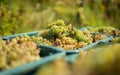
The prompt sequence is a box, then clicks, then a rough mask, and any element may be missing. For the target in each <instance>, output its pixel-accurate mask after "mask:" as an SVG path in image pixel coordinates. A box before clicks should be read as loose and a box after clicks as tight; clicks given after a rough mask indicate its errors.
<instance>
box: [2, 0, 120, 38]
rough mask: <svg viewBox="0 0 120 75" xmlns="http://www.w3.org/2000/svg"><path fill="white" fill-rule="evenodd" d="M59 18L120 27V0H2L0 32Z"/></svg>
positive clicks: (26, 28) (27, 29)
mask: <svg viewBox="0 0 120 75" xmlns="http://www.w3.org/2000/svg"><path fill="white" fill-rule="evenodd" d="M58 19H63V20H64V21H65V22H66V24H69V23H71V24H72V25H74V26H75V27H77V28H80V27H84V26H113V27H115V28H118V29H120V0H0V36H5V35H11V34H15V33H22V32H30V31H38V30H42V29H44V28H45V27H46V25H47V24H49V23H52V22H54V21H56V20H58Z"/></svg>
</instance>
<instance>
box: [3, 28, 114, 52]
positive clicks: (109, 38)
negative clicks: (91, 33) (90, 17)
mask: <svg viewBox="0 0 120 75" xmlns="http://www.w3.org/2000/svg"><path fill="white" fill-rule="evenodd" d="M86 28H90V27H85V28H84V29H86ZM39 32H42V31H36V32H28V33H22V34H15V35H10V36H5V37H3V40H7V39H12V38H14V37H17V36H24V35H25V34H27V35H28V36H33V35H34V36H36V35H37V34H38V33H39ZM112 38H113V36H109V37H107V38H105V39H103V40H99V41H97V42H94V43H92V44H90V45H87V46H85V47H83V48H79V49H76V50H62V51H65V52H66V53H67V54H74V53H78V52H79V51H80V50H86V49H88V48H90V47H93V46H95V45H97V44H98V43H99V42H109V41H110V40H111V39H112ZM38 45H41V44H38ZM43 46H45V45H43ZM48 47H53V46H48ZM57 49H59V48H58V47H57Z"/></svg>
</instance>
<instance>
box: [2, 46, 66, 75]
mask: <svg viewBox="0 0 120 75" xmlns="http://www.w3.org/2000/svg"><path fill="white" fill-rule="evenodd" d="M39 47H40V48H41V52H40V56H41V59H40V60H38V61H36V62H31V63H27V64H24V65H21V66H18V67H15V68H12V69H9V70H5V71H1V72H0V75H23V74H26V73H28V72H30V71H32V70H34V69H36V68H37V67H39V66H41V65H43V64H47V63H49V62H51V61H53V60H55V59H57V58H59V57H63V56H64V55H65V52H63V51H61V50H60V49H57V48H55V47H48V46H43V45H39ZM41 54H42V55H41Z"/></svg>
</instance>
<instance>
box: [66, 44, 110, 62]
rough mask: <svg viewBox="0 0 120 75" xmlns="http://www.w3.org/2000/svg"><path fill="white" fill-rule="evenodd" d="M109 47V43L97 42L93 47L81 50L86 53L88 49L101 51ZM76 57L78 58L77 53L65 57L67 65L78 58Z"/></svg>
mask: <svg viewBox="0 0 120 75" xmlns="http://www.w3.org/2000/svg"><path fill="white" fill-rule="evenodd" d="M110 45H112V43H111V42H99V43H98V44H96V45H94V46H91V47H88V48H85V49H83V51H87V50H88V49H95V50H102V49H103V48H105V47H108V46H110ZM78 56H79V54H77V53H76V54H71V55H68V56H66V60H67V61H68V62H69V63H73V62H75V60H76V59H77V58H78Z"/></svg>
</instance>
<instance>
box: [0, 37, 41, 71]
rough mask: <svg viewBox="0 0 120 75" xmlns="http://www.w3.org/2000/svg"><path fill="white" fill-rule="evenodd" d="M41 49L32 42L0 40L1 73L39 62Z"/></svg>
mask: <svg viewBox="0 0 120 75" xmlns="http://www.w3.org/2000/svg"><path fill="white" fill-rule="evenodd" d="M39 53H40V48H38V47H37V45H36V44H35V43H34V42H32V41H24V42H19V41H18V40H16V39H11V40H7V41H3V40H0V60H1V61H0V71H2V70H7V69H10V68H13V67H16V66H20V65H22V64H25V63H28V62H33V61H37V60H39V59H40V56H39Z"/></svg>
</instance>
